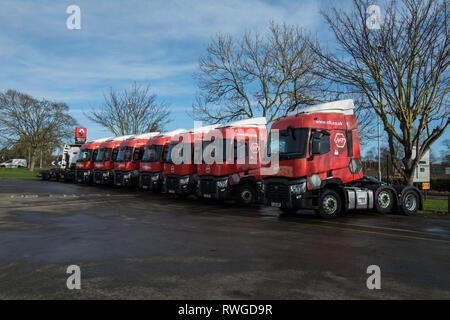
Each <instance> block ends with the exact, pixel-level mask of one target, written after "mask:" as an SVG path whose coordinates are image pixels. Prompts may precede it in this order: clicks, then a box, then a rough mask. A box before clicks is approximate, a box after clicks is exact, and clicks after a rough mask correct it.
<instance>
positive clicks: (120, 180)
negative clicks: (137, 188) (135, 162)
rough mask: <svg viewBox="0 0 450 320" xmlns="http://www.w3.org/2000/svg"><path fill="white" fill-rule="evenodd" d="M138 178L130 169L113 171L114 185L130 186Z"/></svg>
mask: <svg viewBox="0 0 450 320" xmlns="http://www.w3.org/2000/svg"><path fill="white" fill-rule="evenodd" d="M138 178H139V177H133V174H132V172H131V171H115V172H114V185H116V186H118V187H131V186H133V185H135V183H136V180H137V179H138Z"/></svg>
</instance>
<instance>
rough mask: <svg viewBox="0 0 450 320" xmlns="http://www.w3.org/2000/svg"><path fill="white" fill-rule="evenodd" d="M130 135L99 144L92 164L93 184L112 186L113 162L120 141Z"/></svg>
mask: <svg viewBox="0 0 450 320" xmlns="http://www.w3.org/2000/svg"><path fill="white" fill-rule="evenodd" d="M129 137H131V135H128V136H121V137H115V138H110V139H108V140H106V141H105V142H103V143H102V144H100V147H99V149H98V153H97V158H96V159H95V162H94V183H95V184H112V183H113V181H114V162H115V161H116V158H117V154H118V153H119V147H120V144H121V143H122V141H124V140H126V139H128V138H129Z"/></svg>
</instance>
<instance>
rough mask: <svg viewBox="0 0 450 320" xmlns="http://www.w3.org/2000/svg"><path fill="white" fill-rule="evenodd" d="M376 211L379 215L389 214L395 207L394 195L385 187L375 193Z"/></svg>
mask: <svg viewBox="0 0 450 320" xmlns="http://www.w3.org/2000/svg"><path fill="white" fill-rule="evenodd" d="M374 201H375V209H376V210H377V212H379V213H388V212H391V211H392V207H393V206H394V201H395V198H394V194H393V193H392V191H391V190H389V189H388V188H385V187H379V188H378V190H377V191H376V192H375V199H374Z"/></svg>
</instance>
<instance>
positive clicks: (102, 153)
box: [95, 148, 112, 162]
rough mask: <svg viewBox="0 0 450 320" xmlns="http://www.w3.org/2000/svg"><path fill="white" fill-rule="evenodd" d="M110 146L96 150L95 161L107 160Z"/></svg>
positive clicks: (109, 155) (109, 157)
mask: <svg viewBox="0 0 450 320" xmlns="http://www.w3.org/2000/svg"><path fill="white" fill-rule="evenodd" d="M111 151H112V149H111V148H102V149H100V150H99V151H98V154H97V158H96V159H95V161H101V162H103V161H109V160H110V159H111Z"/></svg>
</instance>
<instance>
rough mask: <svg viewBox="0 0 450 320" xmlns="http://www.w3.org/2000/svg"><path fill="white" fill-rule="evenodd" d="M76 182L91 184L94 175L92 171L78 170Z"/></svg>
mask: <svg viewBox="0 0 450 320" xmlns="http://www.w3.org/2000/svg"><path fill="white" fill-rule="evenodd" d="M75 180H76V182H78V183H89V182H91V181H92V174H91V171H90V170H76V172H75Z"/></svg>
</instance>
